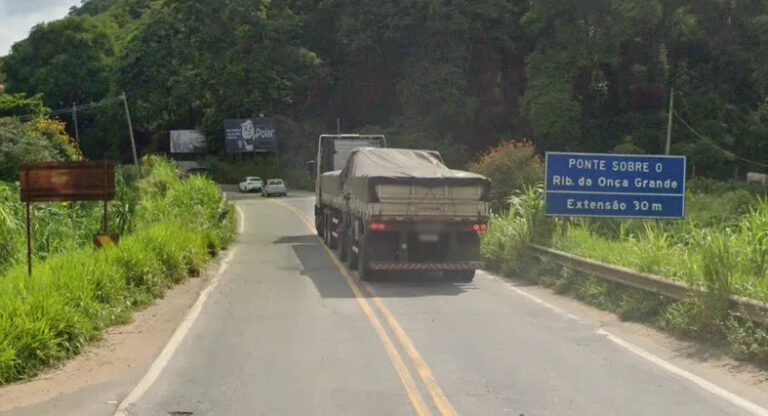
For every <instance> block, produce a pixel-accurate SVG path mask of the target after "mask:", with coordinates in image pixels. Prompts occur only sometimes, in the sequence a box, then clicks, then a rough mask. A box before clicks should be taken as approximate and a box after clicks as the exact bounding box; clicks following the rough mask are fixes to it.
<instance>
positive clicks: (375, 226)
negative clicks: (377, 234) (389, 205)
mask: <svg viewBox="0 0 768 416" xmlns="http://www.w3.org/2000/svg"><path fill="white" fill-rule="evenodd" d="M368 229H369V230H371V231H386V230H387V224H384V223H383V222H372V223H370V224H368Z"/></svg>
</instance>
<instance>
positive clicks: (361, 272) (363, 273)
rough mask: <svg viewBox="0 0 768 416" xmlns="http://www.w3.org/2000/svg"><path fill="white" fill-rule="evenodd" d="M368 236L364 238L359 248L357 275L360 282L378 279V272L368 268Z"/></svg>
mask: <svg viewBox="0 0 768 416" xmlns="http://www.w3.org/2000/svg"><path fill="white" fill-rule="evenodd" d="M366 240H367V236H363V238H362V239H361V240H360V244H358V246H357V248H358V251H357V275H358V276H360V280H364V281H372V280H375V279H376V276H375V275H376V272H374V271H373V270H371V269H369V268H368V248H367V246H368V244H367V241H366Z"/></svg>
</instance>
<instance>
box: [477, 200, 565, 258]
mask: <svg viewBox="0 0 768 416" xmlns="http://www.w3.org/2000/svg"><path fill="white" fill-rule="evenodd" d="M543 191H544V190H543V188H541V187H537V188H527V189H526V190H525V191H524V192H519V193H518V194H516V195H514V196H512V197H511V198H509V209H508V210H507V212H506V213H505V214H502V215H494V216H492V217H491V219H490V221H489V223H488V231H487V232H486V233H485V234H484V236H483V239H482V241H481V245H480V251H481V253H482V254H483V256H484V257H485V258H486V259H487V260H488V261H489V262H491V264H493V265H494V266H496V267H497V268H499V269H501V270H502V272H512V271H514V270H517V269H519V268H520V266H521V262H526V261H528V260H529V258H528V256H527V254H526V253H527V246H528V243H530V242H535V243H538V244H547V243H548V242H549V241H550V240H551V238H552V235H553V233H554V228H555V222H554V220H552V219H551V218H548V217H545V216H544V197H543Z"/></svg>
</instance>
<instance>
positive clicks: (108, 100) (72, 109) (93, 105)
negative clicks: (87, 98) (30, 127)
mask: <svg viewBox="0 0 768 416" xmlns="http://www.w3.org/2000/svg"><path fill="white" fill-rule="evenodd" d="M122 99H123V96H122V95H120V96H117V97H112V98H105V99H103V100H101V101H97V102H95V103H94V102H91V103H88V104H81V105H78V106H74V107H66V108H60V109H58V110H51V111H46V112H44V113H41V114H24V115H20V116H11V117H17V118H20V119H22V120H29V119H33V118H35V117H40V116H41V115H44V116H49V117H52V116H58V115H61V114H68V113H72V112H75V111H81V110H88V109H91V108H97V107H102V106H105V105H107V104H111V103H114V102H117V101H121V100H122Z"/></svg>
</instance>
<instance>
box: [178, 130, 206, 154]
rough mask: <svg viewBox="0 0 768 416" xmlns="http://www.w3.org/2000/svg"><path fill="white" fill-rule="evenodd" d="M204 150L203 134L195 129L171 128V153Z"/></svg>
mask: <svg viewBox="0 0 768 416" xmlns="http://www.w3.org/2000/svg"><path fill="white" fill-rule="evenodd" d="M204 150H205V136H203V134H202V133H200V132H199V131H197V130H171V153H198V152H201V151H204Z"/></svg>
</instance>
